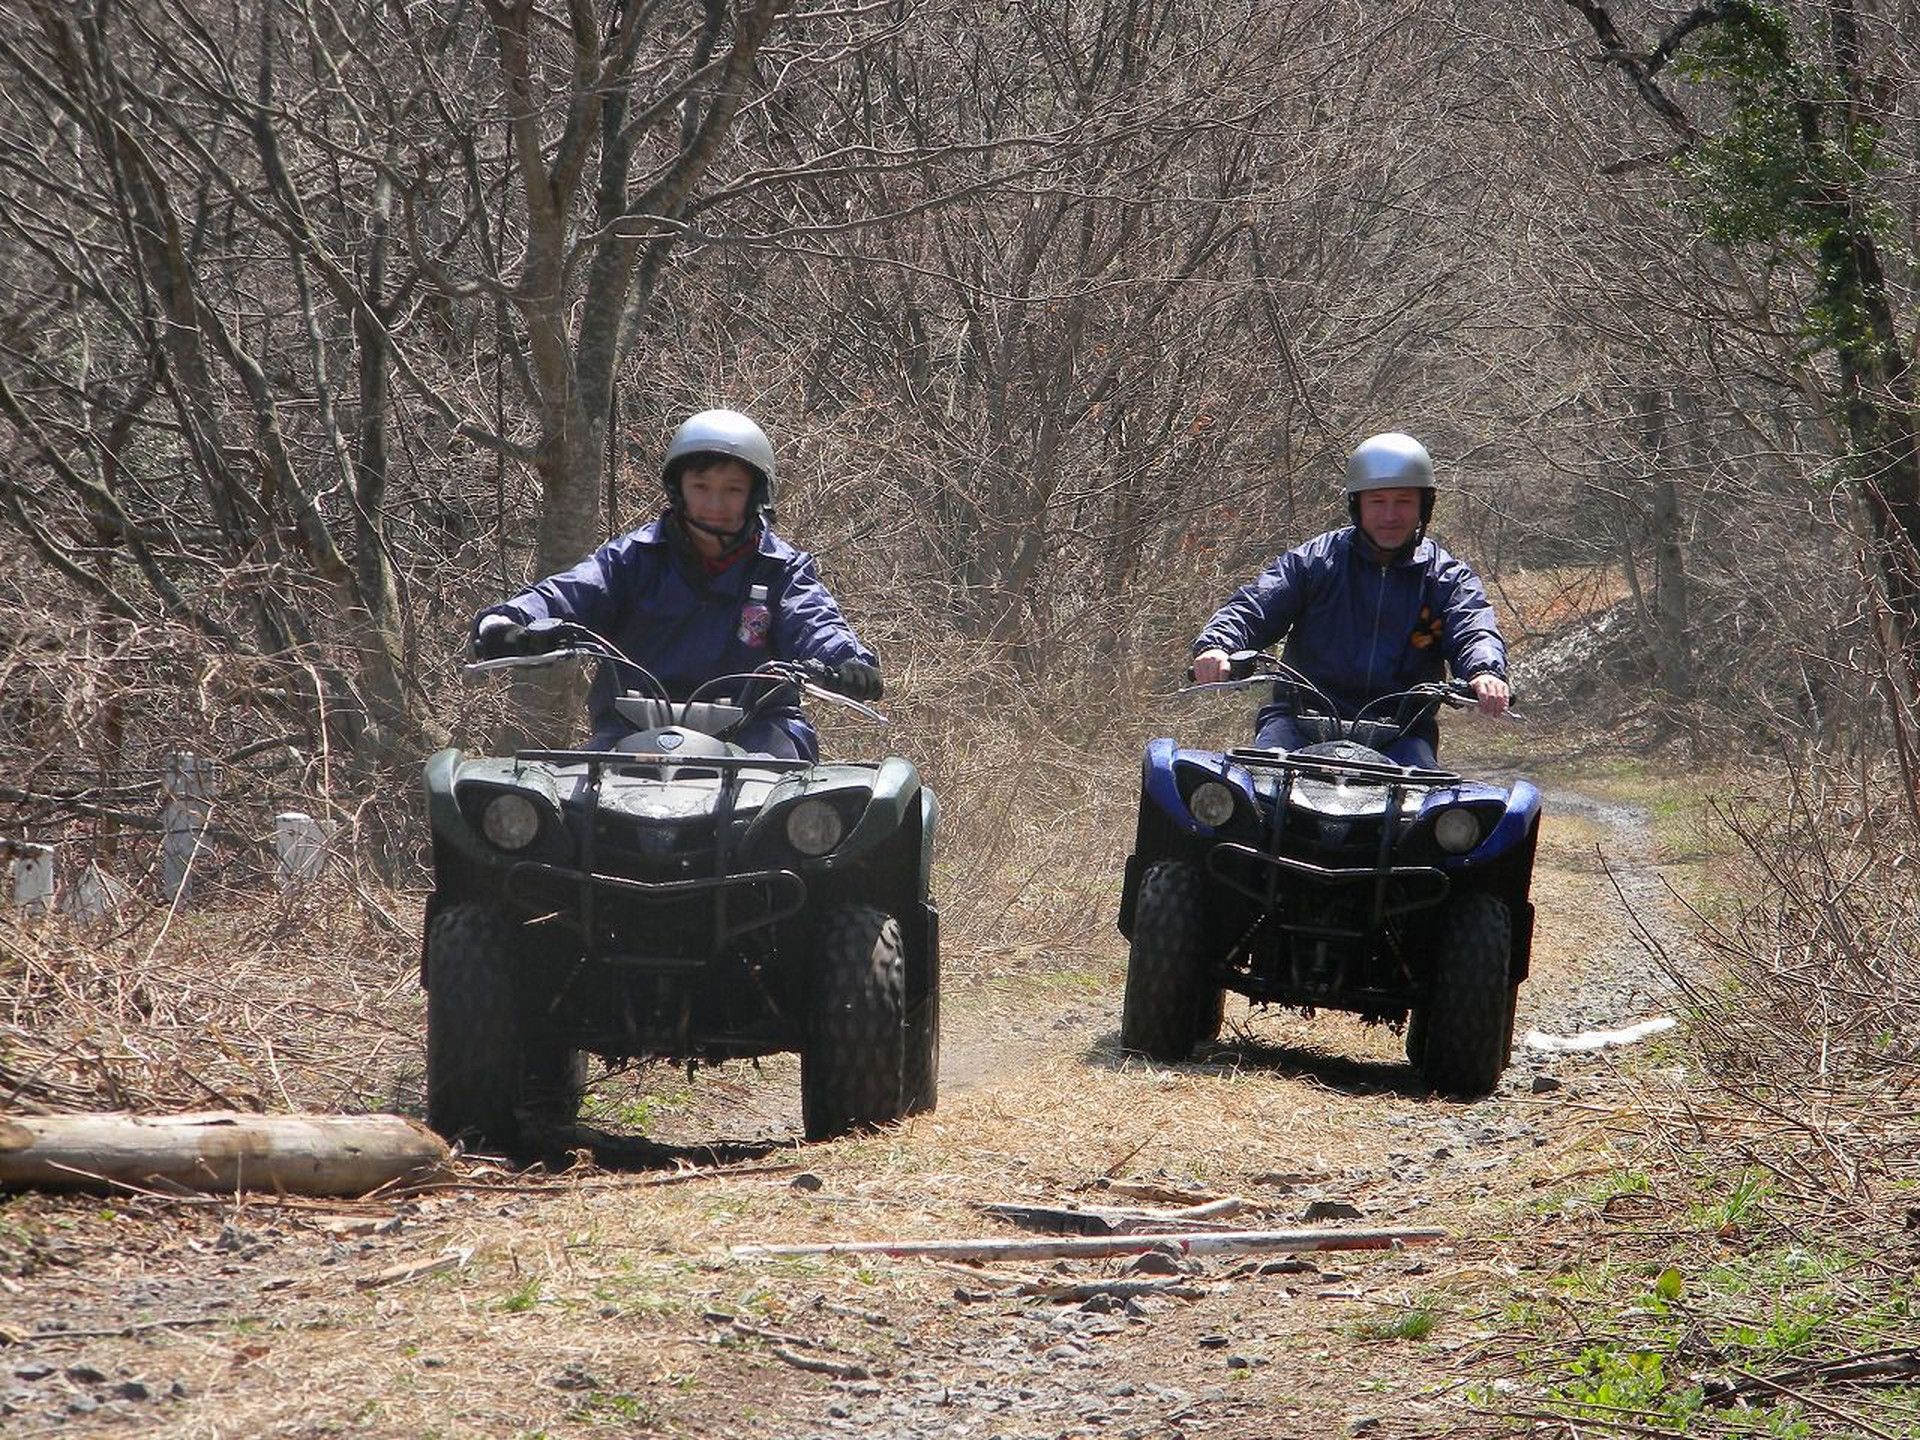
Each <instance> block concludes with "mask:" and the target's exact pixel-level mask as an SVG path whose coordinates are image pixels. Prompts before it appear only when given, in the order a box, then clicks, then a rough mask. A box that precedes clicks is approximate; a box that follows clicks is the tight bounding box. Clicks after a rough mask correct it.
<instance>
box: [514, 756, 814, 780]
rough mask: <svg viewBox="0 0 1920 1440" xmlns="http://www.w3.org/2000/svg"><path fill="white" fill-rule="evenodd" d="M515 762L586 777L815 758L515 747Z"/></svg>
mask: <svg viewBox="0 0 1920 1440" xmlns="http://www.w3.org/2000/svg"><path fill="white" fill-rule="evenodd" d="M513 758H514V763H516V764H540V765H584V766H586V767H587V770H588V779H589V781H594V782H597V781H598V779H599V772H600V771H602V770H627V769H635V770H657V769H659V768H661V767H662V766H669V767H671V768H673V769H677V770H811V769H813V767H814V766H815V765H816V764H817V763H819V762H817V761H814V760H787V759H783V758H781V757H780V756H777V755H676V754H674V753H673V752H671V751H667V750H657V751H656V750H645V751H641V750H516V751H514V752H513Z"/></svg>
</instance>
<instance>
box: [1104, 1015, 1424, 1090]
mask: <svg viewBox="0 0 1920 1440" xmlns="http://www.w3.org/2000/svg"><path fill="white" fill-rule="evenodd" d="M1086 1062H1087V1064H1089V1065H1094V1066H1098V1067H1100V1068H1102V1069H1106V1070H1117V1069H1119V1068H1121V1067H1122V1066H1124V1065H1141V1064H1148V1063H1152V1064H1166V1063H1167V1062H1165V1061H1152V1062H1149V1061H1147V1060H1146V1059H1145V1058H1144V1057H1142V1056H1140V1055H1137V1054H1135V1053H1134V1052H1132V1051H1130V1050H1123V1049H1122V1048H1121V1047H1120V1032H1119V1031H1118V1030H1112V1031H1109V1032H1107V1033H1106V1034H1104V1035H1102V1036H1100V1037H1099V1038H1098V1039H1097V1040H1095V1041H1094V1042H1093V1043H1092V1044H1091V1045H1089V1046H1088V1047H1087V1049H1086ZM1172 1068H1176V1069H1180V1070H1185V1071H1188V1072H1190V1073H1194V1074H1202V1075H1208V1074H1211V1075H1235V1074H1240V1073H1243V1072H1245V1071H1248V1070H1258V1071H1263V1072H1265V1073H1267V1074H1271V1075H1280V1076H1285V1077H1286V1078H1287V1079H1290V1080H1307V1081H1311V1082H1313V1083H1315V1084H1319V1085H1323V1086H1325V1087H1326V1088H1327V1089H1329V1090H1335V1091H1338V1092H1340V1093H1342V1094H1346V1095H1405V1096H1409V1097H1413V1098H1419V1097H1422V1096H1425V1095H1427V1094H1430V1093H1431V1092H1430V1091H1429V1090H1428V1088H1427V1085H1426V1083H1425V1081H1423V1080H1422V1079H1421V1077H1420V1075H1419V1072H1417V1071H1416V1070H1415V1069H1414V1068H1413V1067H1412V1066H1411V1065H1409V1064H1407V1063H1406V1062H1404V1061H1401V1062H1392V1061H1385V1060H1356V1059H1354V1058H1353V1057H1352V1056H1348V1055H1332V1054H1328V1053H1327V1052H1326V1051H1324V1050H1315V1049H1310V1048H1308V1047H1305V1046H1299V1045H1276V1044H1273V1043H1271V1042H1269V1041H1266V1040H1260V1039H1257V1038H1254V1037H1252V1036H1248V1035H1232V1034H1229V1035H1227V1036H1225V1037H1223V1038H1221V1039H1220V1040H1218V1041H1215V1042H1214V1043H1213V1044H1212V1045H1208V1046H1202V1047H1200V1048H1199V1049H1198V1050H1197V1051H1196V1052H1195V1054H1194V1056H1193V1058H1192V1059H1191V1060H1181V1061H1176V1062H1174V1064H1173V1067H1172Z"/></svg>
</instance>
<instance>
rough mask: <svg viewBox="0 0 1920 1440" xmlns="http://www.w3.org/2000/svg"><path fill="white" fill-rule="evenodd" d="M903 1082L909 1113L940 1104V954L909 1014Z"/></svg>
mask: <svg viewBox="0 0 1920 1440" xmlns="http://www.w3.org/2000/svg"><path fill="white" fill-rule="evenodd" d="M904 1084H905V1087H906V1094H905V1096H904V1100H905V1105H906V1111H905V1113H907V1114H908V1115H923V1114H925V1113H926V1112H927V1111H929V1110H932V1109H933V1108H934V1106H936V1105H938V1104H939V1103H940V962H939V957H938V956H937V955H936V956H935V957H934V961H933V966H932V971H931V975H930V977H929V981H928V988H927V993H926V995H925V996H924V997H923V998H922V999H921V1001H920V1004H919V1006H918V1007H917V1008H915V1009H914V1010H913V1011H912V1012H911V1013H910V1014H909V1015H908V1017H907V1057H906V1079H905V1081H904Z"/></svg>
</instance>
